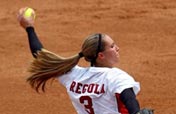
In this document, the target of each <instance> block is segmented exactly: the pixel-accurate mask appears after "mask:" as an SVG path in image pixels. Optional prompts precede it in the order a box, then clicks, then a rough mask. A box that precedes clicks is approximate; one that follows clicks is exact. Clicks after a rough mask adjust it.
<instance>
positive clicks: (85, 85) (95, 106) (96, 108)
mask: <svg viewBox="0 0 176 114" xmlns="http://www.w3.org/2000/svg"><path fill="white" fill-rule="evenodd" d="M59 81H60V82H61V83H62V84H63V85H64V86H65V87H66V89H67V93H68V94H69V96H70V99H71V101H72V104H73V105H74V107H75V109H76V111H77V113H78V114H120V113H119V110H118V103H117V100H116V97H115V93H118V94H120V93H121V92H122V91H123V90H125V89H127V88H133V90H134V93H135V94H137V93H138V92H139V90H140V86H139V83H138V82H135V80H134V79H133V78H132V77H131V76H130V75H128V74H127V73H126V72H124V71H122V70H120V69H118V68H102V67H88V68H82V67H79V66H75V67H74V68H73V69H72V70H71V71H70V72H68V73H66V74H64V75H63V76H60V77H59Z"/></svg>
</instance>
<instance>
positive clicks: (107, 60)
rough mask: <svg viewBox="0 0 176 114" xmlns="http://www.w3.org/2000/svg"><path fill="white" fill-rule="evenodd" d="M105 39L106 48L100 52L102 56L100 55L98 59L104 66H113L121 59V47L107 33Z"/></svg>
mask: <svg viewBox="0 0 176 114" xmlns="http://www.w3.org/2000/svg"><path fill="white" fill-rule="evenodd" d="M103 40H104V42H105V50H104V51H103V52H99V55H101V56H102V58H101V57H100V59H99V60H98V61H99V63H100V64H102V66H104V67H113V66H114V65H115V64H116V63H117V62H118V60H119V47H118V46H117V45H116V44H115V42H114V41H113V40H112V38H111V37H109V36H108V35H105V37H104V39H103Z"/></svg>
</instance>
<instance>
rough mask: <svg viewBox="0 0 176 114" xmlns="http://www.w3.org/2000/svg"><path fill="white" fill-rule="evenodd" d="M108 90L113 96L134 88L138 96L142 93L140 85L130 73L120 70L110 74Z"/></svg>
mask: <svg viewBox="0 0 176 114" xmlns="http://www.w3.org/2000/svg"><path fill="white" fill-rule="evenodd" d="M108 88H109V91H110V92H111V93H112V94H115V93H118V94H121V92H122V91H123V90H125V89H127V88H133V91H134V93H135V94H137V93H138V92H139V91H140V84H139V82H136V81H135V80H134V78H133V77H132V76H130V75H129V74H128V73H126V72H124V71H122V70H120V69H113V70H112V72H110V73H108Z"/></svg>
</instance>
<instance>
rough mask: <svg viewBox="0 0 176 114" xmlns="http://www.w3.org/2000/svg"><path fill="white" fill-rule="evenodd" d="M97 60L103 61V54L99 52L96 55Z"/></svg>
mask: <svg viewBox="0 0 176 114" xmlns="http://www.w3.org/2000/svg"><path fill="white" fill-rule="evenodd" d="M98 58H99V59H100V60H101V59H104V54H103V53H102V52H99V53H98Z"/></svg>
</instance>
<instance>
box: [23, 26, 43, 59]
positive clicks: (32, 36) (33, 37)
mask: <svg viewBox="0 0 176 114" xmlns="http://www.w3.org/2000/svg"><path fill="white" fill-rule="evenodd" d="M26 32H27V35H28V41H29V47H30V50H31V53H32V55H33V57H35V58H36V57H37V56H36V54H37V51H40V50H41V49H42V48H43V45H42V43H41V42H40V40H39V38H38V37H37V34H36V33H35V30H34V28H33V27H27V28H26Z"/></svg>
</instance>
